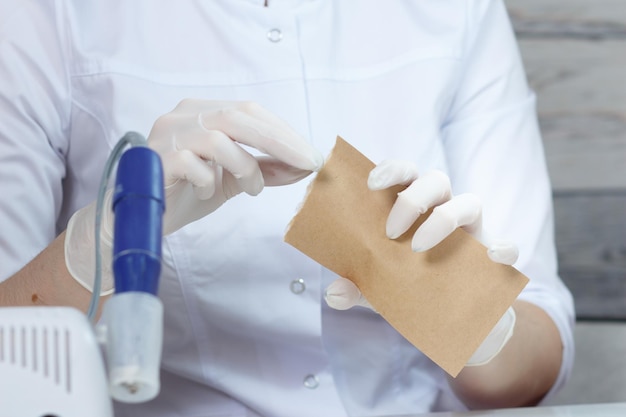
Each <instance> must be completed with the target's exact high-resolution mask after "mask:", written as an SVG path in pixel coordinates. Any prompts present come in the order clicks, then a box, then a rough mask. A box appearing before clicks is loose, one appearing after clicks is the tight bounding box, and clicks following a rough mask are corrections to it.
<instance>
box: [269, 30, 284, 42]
mask: <svg viewBox="0 0 626 417" xmlns="http://www.w3.org/2000/svg"><path fill="white" fill-rule="evenodd" d="M267 39H269V40H270V41H271V42H280V41H281V40H282V39H283V32H281V31H280V29H270V31H269V32H267Z"/></svg>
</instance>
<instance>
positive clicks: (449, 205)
mask: <svg viewBox="0 0 626 417" xmlns="http://www.w3.org/2000/svg"><path fill="white" fill-rule="evenodd" d="M394 185H408V187H407V188H406V189H405V190H403V191H402V192H400V193H399V194H398V198H397V200H396V202H395V203H394V205H393V207H392V208H391V212H390V213H389V217H388V218H387V226H386V229H387V230H386V232H387V236H388V237H389V238H390V239H396V238H398V237H400V236H401V235H402V234H404V233H405V232H406V231H407V230H409V228H410V227H411V226H412V225H413V223H415V221H416V220H417V219H418V217H419V216H420V215H422V214H424V213H426V212H427V211H428V210H429V209H431V208H433V212H432V214H431V215H430V216H429V217H428V219H426V221H425V222H424V223H423V224H422V225H421V226H420V227H419V228H418V229H417V230H416V232H415V234H414V235H413V239H412V242H411V244H412V248H413V250H414V251H416V252H423V251H426V250H428V249H430V248H432V247H434V246H435V245H437V244H438V243H439V242H441V241H442V240H444V239H445V238H446V237H447V236H449V235H450V234H451V233H452V232H453V231H454V230H456V229H457V228H458V227H461V228H463V229H465V230H466V231H467V232H468V233H470V234H471V235H473V236H474V237H475V238H477V239H478V240H479V241H480V242H482V243H483V244H484V245H485V246H487V254H488V256H489V258H490V259H491V260H492V261H494V262H497V263H501V264H506V265H512V264H514V263H515V262H516V261H517V257H518V249H517V246H515V245H514V244H512V243H510V242H505V241H492V240H489V239H488V238H487V237H486V235H485V234H484V233H483V230H482V207H481V202H480V200H479V198H478V197H477V196H475V195H473V194H461V195H457V196H453V195H452V189H451V186H450V180H449V178H448V177H447V176H446V175H445V174H444V173H443V172H441V171H431V172H428V173H426V174H425V175H422V176H418V172H417V168H416V167H415V165H414V164H412V163H410V162H407V161H397V160H390V161H385V162H382V163H381V164H379V165H378V166H376V167H375V168H374V169H373V170H372V171H371V172H370V174H369V178H368V187H369V189H370V190H382V189H385V188H389V187H392V186H394ZM325 299H326V302H327V304H328V305H329V306H330V307H332V308H335V309H338V310H346V309H349V308H352V307H354V306H357V305H359V306H363V307H368V308H371V309H373V308H372V306H371V305H370V303H369V302H368V301H367V300H366V299H365V297H363V295H362V294H361V292H360V291H359V289H358V288H357V286H356V285H355V284H354V283H353V282H352V281H350V280H348V279H345V278H338V279H337V280H335V281H334V282H332V283H331V284H330V285H329V286H328V287H327V288H326V292H325ZM514 325H515V311H514V310H513V309H512V308H509V310H508V311H507V312H506V314H505V315H504V316H503V317H502V318H501V319H500V321H499V322H498V324H497V325H496V326H495V327H494V329H493V330H492V331H491V333H490V334H489V336H488V337H487V338H486V339H485V341H484V342H483V343H482V345H481V346H480V347H479V348H478V350H477V351H476V353H475V354H474V355H473V356H472V358H471V359H470V361H469V362H468V365H481V364H484V363H487V362H488V361H489V360H491V359H492V358H493V357H494V356H495V355H497V354H498V353H499V352H500V350H501V349H502V347H504V345H505V344H506V342H507V341H508V340H509V339H510V337H511V335H512V334H513V328H514Z"/></svg>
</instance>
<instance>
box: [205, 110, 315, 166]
mask: <svg viewBox="0 0 626 417" xmlns="http://www.w3.org/2000/svg"><path fill="white" fill-rule="evenodd" d="M200 121H201V123H202V126H203V127H204V128H205V129H207V130H219V131H222V132H224V133H225V134H226V135H228V136H229V137H230V138H231V139H232V140H235V141H237V142H239V143H241V144H244V145H247V146H251V147H253V148H255V149H257V150H259V151H261V152H263V153H265V154H267V155H270V156H273V157H275V158H278V159H279V160H281V161H283V162H285V163H287V164H289V165H292V166H294V167H297V168H300V169H306V170H309V171H318V170H319V169H320V168H321V167H322V165H323V164H324V158H323V156H322V155H321V154H320V153H319V152H318V151H317V150H315V148H313V147H312V146H311V145H310V144H309V143H308V142H307V141H306V140H305V139H304V138H302V137H301V136H300V135H298V134H297V133H295V132H294V131H293V130H292V129H291V128H289V126H288V125H287V124H286V123H285V122H283V121H281V120H280V119H278V117H276V116H274V115H273V114H271V113H270V112H269V111H267V110H265V109H264V108H263V107H261V106H260V105H258V104H256V103H252V102H243V103H238V104H237V105H236V106H234V107H230V108H222V109H219V110H206V111H202V112H201V113H200Z"/></svg>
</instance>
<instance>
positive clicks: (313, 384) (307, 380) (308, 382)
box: [304, 374, 320, 389]
mask: <svg viewBox="0 0 626 417" xmlns="http://www.w3.org/2000/svg"><path fill="white" fill-rule="evenodd" d="M319 385H320V381H319V380H318V379H317V377H316V376H315V375H312V374H310V375H307V376H305V377H304V386H305V387H307V388H308V389H315V388H317V387H319Z"/></svg>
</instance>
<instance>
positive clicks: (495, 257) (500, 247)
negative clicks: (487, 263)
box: [487, 242, 519, 265]
mask: <svg viewBox="0 0 626 417" xmlns="http://www.w3.org/2000/svg"><path fill="white" fill-rule="evenodd" d="M487 256H488V257H489V259H491V260H492V261H493V262H496V263H499V264H503V265H513V264H515V262H517V259H518V258H519V249H518V248H517V246H516V245H514V244H512V243H510V242H497V243H494V244H492V245H491V246H489V248H488V249H487Z"/></svg>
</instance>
